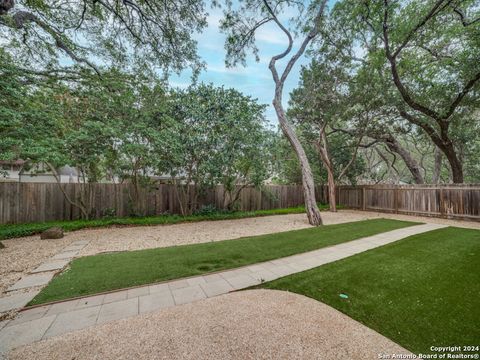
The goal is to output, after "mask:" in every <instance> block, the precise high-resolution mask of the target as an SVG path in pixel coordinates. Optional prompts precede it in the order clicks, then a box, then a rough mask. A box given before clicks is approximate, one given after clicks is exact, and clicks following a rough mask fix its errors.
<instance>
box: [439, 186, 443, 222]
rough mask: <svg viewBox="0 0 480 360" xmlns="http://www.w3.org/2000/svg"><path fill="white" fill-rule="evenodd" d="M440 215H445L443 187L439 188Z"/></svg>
mask: <svg viewBox="0 0 480 360" xmlns="http://www.w3.org/2000/svg"><path fill="white" fill-rule="evenodd" d="M438 205H439V206H440V216H441V217H445V198H444V197H443V188H442V187H441V188H440V204H438Z"/></svg>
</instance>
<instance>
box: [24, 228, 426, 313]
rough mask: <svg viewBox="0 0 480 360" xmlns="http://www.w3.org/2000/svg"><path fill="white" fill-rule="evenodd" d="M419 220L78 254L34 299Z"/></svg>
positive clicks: (233, 262) (271, 254)
mask: <svg viewBox="0 0 480 360" xmlns="http://www.w3.org/2000/svg"><path fill="white" fill-rule="evenodd" d="M415 224H418V223H414V222H406V221H398V220H389V219H375V220H365V221H358V222H351V223H344V224H337V225H326V226H322V227H317V228H309V229H303V230H296V231H288V232H282V233H275V234H269V235H262V236H254V237H247V238H241V239H236V240H226V241H218V242H211V243H202V244H194V245H184V246H174V247H167V248H157V249H149V250H139V251H130V252H121V253H112V254H100V255H95V256H87V257H82V258H79V259H75V260H74V261H73V262H72V263H71V264H70V268H69V269H67V270H66V271H64V272H63V273H62V274H60V275H59V276H57V277H55V278H54V279H53V280H52V281H51V282H50V284H49V285H48V286H47V287H46V288H44V289H43V290H42V291H41V292H40V293H39V294H38V295H37V296H36V297H35V298H34V299H33V300H32V301H31V303H30V305H36V304H41V303H45V302H50V301H54V300H62V299H68V298H72V297H76V296H82V295H90V294H95V293H99V292H103V291H108V290H115V289H121V288H126V287H131V286H137V285H144V284H149V283H154V282H159V281H164V280H171V279H176V278H181V277H186V276H194V275H199V274H203V273H208V272H212V271H218V270H223V269H231V268H236V267H240V266H244V265H249V264H253V263H257V262H262V261H268V260H272V259H276V258H281V257H284V256H289V255H293V254H298V253H302V252H306V251H311V250H315V249H319V248H322V247H326V246H331V245H335V244H339V243H342V242H346V241H350V240H354V239H359V238H362V237H366V236H372V235H375V234H378V233H382V232H386V231H390V230H395V229H399V228H403V227H407V226H412V225H415Z"/></svg>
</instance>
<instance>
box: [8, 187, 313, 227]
mask: <svg viewBox="0 0 480 360" xmlns="http://www.w3.org/2000/svg"><path fill="white" fill-rule="evenodd" d="M61 186H62V187H63V190H64V191H65V193H66V194H67V196H69V197H70V198H71V199H77V198H79V196H80V194H81V193H82V187H83V186H85V185H83V184H62V185H61ZM133 194H135V191H134V187H133V185H131V184H103V183H99V184H91V188H90V193H89V199H88V201H86V203H88V204H89V208H88V213H90V216H91V218H103V217H107V216H115V217H126V216H132V215H142V216H153V215H161V214H167V213H168V214H180V213H181V208H180V202H179V200H178V196H177V193H176V191H175V188H174V185H167V184H162V185H156V186H155V187H152V188H151V189H149V190H141V191H140V193H139V195H138V197H132V195H133ZM133 198H135V199H136V200H133ZM321 200H322V199H321V198H319V201H321ZM191 201H193V196H192V197H191ZM301 204H303V192H302V187H301V186H297V185H288V186H287V185H285V186H275V185H272V186H265V187H263V188H262V189H255V188H253V187H246V188H244V189H242V190H241V195H240V198H239V201H238V203H237V207H238V210H244V211H250V210H268V209H275V208H285V207H292V206H298V205H301ZM206 205H212V206H215V207H216V208H219V209H222V208H224V191H223V187H222V186H217V187H215V188H213V189H209V190H206V191H204V192H203V193H202V194H200V196H199V198H198V201H197V203H196V204H195V207H196V208H197V209H199V208H201V207H202V206H206ZM81 217H82V216H81V211H80V209H79V208H78V207H76V206H74V205H72V204H70V203H69V202H68V201H67V199H66V197H65V196H64V194H63V193H62V191H61V190H60V189H59V187H58V184H56V183H0V224H8V223H12V224H15V223H26V222H37V221H52V220H76V219H80V218H81Z"/></svg>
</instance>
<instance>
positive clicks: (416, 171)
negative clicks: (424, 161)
mask: <svg viewBox="0 0 480 360" xmlns="http://www.w3.org/2000/svg"><path fill="white" fill-rule="evenodd" d="M385 144H386V145H387V146H388V148H389V149H390V150H391V151H393V152H396V153H397V154H398V155H400V157H401V158H402V159H403V162H404V163H405V165H406V166H407V168H408V170H409V171H410V173H411V174H412V176H413V180H414V181H415V184H425V180H424V178H423V175H422V170H421V167H420V165H419V164H418V162H417V161H416V160H415V159H414V158H413V157H412V155H411V154H410V152H408V150H406V149H405V148H404V147H403V146H402V145H400V143H399V142H398V141H397V140H396V139H395V138H394V137H393V136H391V135H390V136H389V137H388V138H387V139H386V141H385Z"/></svg>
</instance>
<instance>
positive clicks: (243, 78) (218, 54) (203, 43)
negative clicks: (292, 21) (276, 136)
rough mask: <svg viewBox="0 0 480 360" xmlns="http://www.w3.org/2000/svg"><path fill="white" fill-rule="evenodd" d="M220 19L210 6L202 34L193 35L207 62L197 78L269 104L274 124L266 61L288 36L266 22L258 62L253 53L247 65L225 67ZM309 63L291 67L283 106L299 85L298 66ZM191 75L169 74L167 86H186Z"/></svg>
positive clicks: (259, 35)
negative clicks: (206, 23)
mask: <svg viewBox="0 0 480 360" xmlns="http://www.w3.org/2000/svg"><path fill="white" fill-rule="evenodd" d="M292 15H294V14H285V16H284V18H283V19H282V20H283V21H284V23H285V22H288V18H289V17H292ZM221 18H222V11H221V10H219V9H211V10H210V11H209V16H208V28H207V29H205V30H204V32H203V33H202V34H199V35H197V36H196V39H197V41H198V53H199V55H200V56H201V57H202V59H203V61H205V62H206V64H207V68H206V70H205V71H203V72H202V74H201V75H200V78H199V81H202V82H205V83H213V84H214V85H216V86H222V85H223V86H225V87H228V88H235V89H237V90H238V91H241V92H242V93H244V94H246V95H250V96H252V97H253V98H256V99H258V101H259V102H260V103H262V104H268V105H269V107H268V108H267V111H266V117H267V119H268V120H269V122H270V123H271V124H273V125H276V124H277V123H278V122H277V118H276V115H275V111H274V109H273V107H272V106H271V103H272V98H273V94H274V84H273V80H272V76H271V73H270V70H269V69H268V63H269V61H270V58H271V57H272V55H275V54H278V53H280V52H281V51H283V50H284V49H285V48H286V46H287V45H288V40H287V37H286V36H285V35H284V34H283V33H282V32H281V31H279V29H278V28H277V27H276V26H275V25H274V24H273V23H272V24H267V25H265V26H264V27H262V28H261V29H260V30H259V31H258V33H257V35H256V40H257V46H258V48H259V50H260V52H259V56H260V62H256V61H255V59H254V57H253V56H249V57H248V59H247V66H246V67H243V66H241V65H239V66H238V67H235V68H227V67H226V66H225V53H226V52H225V49H224V43H225V36H224V35H223V34H221V33H220V30H219V22H220V20H221ZM298 40H301V39H297V41H296V44H298V42H299V41H298ZM294 50H295V49H294ZM308 62H309V60H308V59H306V58H305V57H302V58H301V59H299V60H298V61H297V64H296V65H295V67H294V68H293V69H292V72H291V73H290V75H289V78H288V79H287V81H286V83H285V89H284V105H285V106H287V102H288V97H289V96H288V95H289V93H290V91H291V90H292V89H293V88H295V87H296V86H297V84H298V80H299V72H300V69H301V65H302V64H307V63H308ZM282 65H283V66H284V65H285V64H284V63H282V62H280V63H279V66H280V67H282ZM190 76H191V73H190V72H183V73H182V74H180V76H172V77H171V78H170V85H171V86H173V87H186V86H188V85H189V84H190Z"/></svg>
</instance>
